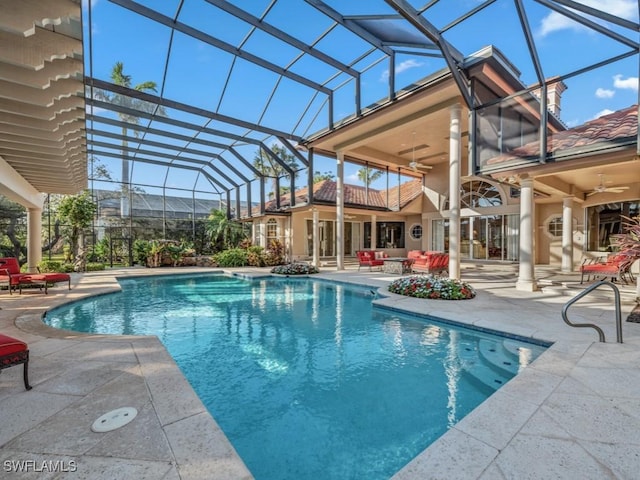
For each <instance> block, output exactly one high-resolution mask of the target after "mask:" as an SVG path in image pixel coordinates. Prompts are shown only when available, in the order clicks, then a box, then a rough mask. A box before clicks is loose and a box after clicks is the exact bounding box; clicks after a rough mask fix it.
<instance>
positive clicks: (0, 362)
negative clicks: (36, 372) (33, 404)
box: [0, 333, 31, 390]
mask: <svg viewBox="0 0 640 480" xmlns="http://www.w3.org/2000/svg"><path fill="white" fill-rule="evenodd" d="M20 364H23V365H24V367H23V372H22V378H23V379H24V388H26V389H27V390H31V385H29V349H28V348H27V344H26V343H24V342H21V341H20V340H17V339H15V338H13V337H9V336H7V335H2V334H1V333H0V370H2V369H4V368H9V367H13V366H15V365H20Z"/></svg>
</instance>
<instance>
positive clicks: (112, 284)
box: [0, 269, 640, 479]
mask: <svg viewBox="0 0 640 480" xmlns="http://www.w3.org/2000/svg"><path fill="white" fill-rule="evenodd" d="M215 272H217V273H226V274H231V275H237V274H240V275H242V276H244V275H246V276H247V278H249V277H254V276H255V277H264V276H270V275H268V274H265V272H264V271H257V272H254V273H252V272H251V271H244V272H238V271H235V270H227V269H223V270H222V272H221V271H220V270H219V269H216V270H213V269H202V270H200V271H198V272H196V271H194V270H189V271H175V270H171V275H175V274H183V273H185V274H189V275H193V274H199V273H202V274H210V273H215ZM158 273H160V274H165V272H161V271H159V270H151V271H149V270H146V271H144V273H142V275H137V276H143V277H144V276H149V275H157V274H158ZM346 273H347V275H353V278H344V277H345V275H344V272H342V273H341V272H330V273H328V274H324V273H321V274H319V275H313V277H316V278H319V279H325V280H330V281H336V280H337V281H339V282H341V283H347V284H349V283H351V284H359V285H363V284H366V285H367V286H370V287H372V288H380V287H382V285H384V284H386V283H388V279H386V278H385V279H381V278H367V276H363V275H361V274H358V273H356V272H346ZM133 276H136V275H135V274H134V273H132V272H131V271H126V272H124V273H115V272H111V275H110V277H111V278H110V279H109V280H108V281H106V282H105V281H103V282H101V283H102V285H103V286H101V287H100V288H98V289H95V290H93V291H92V292H91V293H90V294H89V293H87V294H83V293H82V292H78V290H79V288H78V286H79V285H83V283H84V280H85V279H90V278H92V277H91V276H83V277H81V278H79V279H78V280H79V282H78V283H77V284H76V285H74V290H73V291H72V292H74V294H73V295H69V294H62V295H58V294H57V293H58V292H60V290H58V289H55V290H51V291H50V292H56V294H55V297H54V296H53V295H50V296H48V297H49V298H48V300H49V302H47V303H49V306H47V307H45V308H44V311H46V310H48V309H49V308H51V306H52V305H51V304H53V306H58V305H61V304H63V303H68V302H70V301H73V300H74V299H76V298H81V297H86V296H89V295H93V294H101V293H102V294H104V293H109V292H113V291H117V290H118V289H119V286H118V283H117V280H116V279H117V278H127V277H133ZM108 278H109V274H105V275H103V280H107V279H108ZM105 283H106V284H107V285H106V286H105V285H104V284H105ZM381 293H384V298H378V299H376V300H374V301H375V302H376V303H377V304H380V305H383V306H385V307H386V308H391V309H396V310H397V311H400V312H402V313H408V314H413V313H420V315H424V314H425V308H424V305H425V303H424V302H423V303H421V304H419V306H416V304H412V302H410V301H409V302H408V301H407V300H408V299H407V297H402V296H399V295H395V294H392V293H390V292H381ZM28 296H29V297H31V295H28ZM414 300H415V299H414ZM450 303H457V302H450ZM434 305H435V306H436V308H434V309H432V310H430V311H431V313H434V312H435V313H438V314H437V315H433V316H435V317H437V318H444V319H446V314H447V312H446V311H443V310H442V309H441V308H440V307H441V306H442V304H440V305H438V304H434ZM39 315H41V313H40V314H39V313H37V312H36V313H28V314H21V315H18V316H17V317H16V318H15V319H14V324H15V327H16V328H17V329H18V330H19V331H21V332H24V333H27V334H31V335H36V336H39V337H45V338H48V339H56V338H58V339H64V340H65V341H68V340H80V341H83V342H84V341H88V342H95V344H96V345H98V346H99V345H100V343H113V342H114V341H115V342H123V343H126V344H130V345H131V346H132V348H133V349H134V350H136V349H140V350H144V349H148V350H149V351H150V352H149V354H148V355H145V354H143V353H140V354H139V355H137V360H138V362H139V366H140V369H141V372H142V373H141V374H142V376H143V378H144V379H145V383H146V385H147V387H148V389H149V398H150V400H151V402H152V404H153V405H154V408H155V409H156V412H157V416H158V419H159V422H160V425H161V427H162V429H163V431H165V433H166V432H169V433H168V434H167V438H168V441H169V444H170V445H171V451H172V454H173V458H172V459H170V461H169V464H170V466H171V467H170V468H169V470H168V473H167V474H166V475H165V477H163V478H173V477H171V475H173V474H175V475H176V478H182V479H192V478H193V479H200V478H242V479H245V478H247V479H248V478H252V476H251V474H250V472H249V471H248V469H247V468H246V466H245V465H244V463H243V462H242V460H241V459H240V458H239V457H238V455H237V453H235V450H233V447H232V446H231V444H230V443H229V442H228V440H227V439H226V437H224V435H221V431H220V430H219V427H218V426H217V424H216V423H215V420H214V419H213V417H212V416H211V415H209V414H208V412H207V411H206V409H205V408H204V406H203V404H202V402H201V401H200V399H199V398H198V396H197V395H196V394H195V392H194V391H193V389H192V388H191V386H190V385H189V384H188V382H186V380H185V379H184V377H183V376H182V374H181V372H180V370H179V368H178V366H177V365H176V364H175V362H174V361H173V359H172V358H171V356H170V355H169V354H168V352H167V351H166V350H165V349H164V346H162V344H161V343H160V341H159V340H158V339H157V337H155V336H144V337H138V336H113V335H93V334H84V333H78V332H68V331H61V330H58V329H55V328H53V327H49V326H48V325H45V324H44V323H43V322H42V321H41V317H40V316H39ZM427 315H428V313H427ZM453 316H454V317H455V315H453ZM461 320H462V321H461ZM452 321H454V322H455V323H461V324H463V325H468V324H469V323H471V324H476V325H477V326H478V327H479V328H481V329H482V328H487V321H486V319H485V320H479V321H476V322H465V321H464V319H461V318H454V319H452ZM489 324H491V322H489ZM492 327H494V325H493V326H492ZM490 330H494V328H490ZM498 331H500V332H503V331H504V330H498ZM514 334H516V335H517V336H518V337H523V338H537V339H538V340H541V341H546V342H549V341H551V340H550V339H549V338H543V337H546V336H545V335H544V334H542V333H540V332H539V331H537V330H535V329H533V330H532V331H526V332H523V331H522V330H519V329H518V328H515V332H514ZM588 338H589V337H588V336H585V335H578V339H577V341H576V340H575V339H574V340H571V341H564V340H562V339H557V338H556V339H555V343H554V344H553V345H552V346H551V347H550V348H549V349H548V350H547V351H546V352H544V353H543V354H542V355H540V357H538V359H536V361H535V362H533V363H532V365H530V366H529V367H528V368H526V369H524V370H523V372H521V373H520V374H519V375H518V376H516V377H515V378H514V379H513V380H511V381H510V382H508V383H507V384H506V385H505V386H503V387H502V388H501V389H500V390H499V391H498V392H497V393H495V394H494V395H492V396H491V397H490V398H489V399H488V400H487V401H485V402H483V403H482V404H481V405H480V406H479V407H477V408H476V409H475V410H473V411H472V412H471V413H470V414H469V415H467V416H466V417H465V418H463V419H462V420H461V421H460V422H458V424H456V425H455V426H454V427H453V428H452V429H451V430H449V431H448V432H447V433H446V434H445V435H443V436H442V437H440V439H438V440H437V441H436V442H434V443H433V444H432V445H431V446H430V447H429V448H427V449H426V450H425V451H423V452H422V453H421V454H419V455H418V456H417V457H416V458H414V460H412V461H411V462H409V464H407V466H405V467H404V468H403V469H401V470H400V471H399V472H398V473H397V474H396V475H395V476H394V478H396V479H410V478H445V476H446V478H482V476H483V475H489V473H488V472H494V470H495V469H497V468H503V469H504V467H503V466H502V467H499V465H500V464H499V462H498V458H499V455H500V452H501V451H502V450H503V449H504V448H505V447H506V446H507V445H509V443H510V442H511V441H512V440H513V439H514V438H515V437H516V436H517V434H518V432H519V431H520V430H521V429H522V428H524V427H525V426H526V425H527V423H528V422H529V420H530V418H531V415H533V413H532V412H535V411H536V410H538V409H540V407H541V406H543V405H544V404H545V402H546V401H548V399H549V397H550V396H551V395H552V393H553V392H554V391H555V390H556V389H557V387H558V386H559V385H560V383H562V380H563V378H565V377H566V375H567V373H569V372H570V371H572V370H573V369H574V368H575V367H576V366H577V365H578V364H579V362H580V361H581V360H582V359H583V357H584V356H585V354H586V353H587V352H588V351H589V350H590V349H592V348H593V347H594V342H593V341H592V340H589V339H588ZM636 341H637V339H636V338H634V342H636ZM639 343H640V342H639ZM614 345H615V344H614ZM604 348H605V349H608V348H609V347H607V346H604ZM599 349H600V348H598V349H597V350H599ZM158 365H162V367H163V368H164V369H166V372H165V373H166V374H167V375H168V376H169V377H171V378H172V379H173V381H176V382H177V383H176V384H173V385H166V384H162V382H158V378H157V377H154V375H155V374H154V369H157V367H158ZM10 370H15V369H10ZM10 370H9V371H10ZM177 378H181V379H182V380H176V379H177ZM185 384H186V385H185ZM159 385H162V388H160V387H159ZM532 385H534V386H536V389H535V391H532V390H533V388H532ZM167 387H171V390H169V389H168V388H167ZM37 389H38V384H37V383H36V387H35V389H34V390H37ZM0 398H2V396H1V395H0ZM514 404H520V405H522V404H526V405H527V407H528V408H527V412H528V413H529V415H512V418H510V420H509V422H508V425H507V426H505V425H504V420H502V421H500V422H499V423H498V426H500V427H501V429H502V430H503V432H498V431H496V428H489V426H490V423H491V422H495V420H496V413H495V412H496V411H498V412H500V411H503V412H511V411H512V410H513V408H512V405H514ZM181 424H183V425H181ZM0 425H1V423H0ZM479 425H480V426H482V427H479ZM187 426H188V429H187V430H186V431H185V428H186V427H187ZM180 427H184V428H180ZM494 427H495V426H494ZM506 427H508V428H506ZM193 432H197V433H198V435H201V436H202V438H200V439H198V438H197V437H194V435H193ZM212 432H213V433H214V435H213V436H212V435H211V433H212ZM185 436H186V437H187V438H185ZM203 440H205V441H203ZM5 445H6V444H5ZM5 445H3V446H2V447H0V451H2V449H4V447H5ZM193 445H197V448H196V449H195V450H197V455H194V454H193V452H192V451H190V450H193ZM203 465H208V467H209V468H206V469H204V468H202V467H203ZM451 465H456V469H455V470H454V469H452V467H451ZM456 472H457V473H456ZM494 473H495V472H494ZM218 474H219V475H218ZM501 475H502V474H501ZM503 476H504V475H503ZM486 478H492V477H491V476H487V477H486ZM495 478H500V477H495ZM567 478H569V477H567ZM585 478H588V477H585Z"/></svg>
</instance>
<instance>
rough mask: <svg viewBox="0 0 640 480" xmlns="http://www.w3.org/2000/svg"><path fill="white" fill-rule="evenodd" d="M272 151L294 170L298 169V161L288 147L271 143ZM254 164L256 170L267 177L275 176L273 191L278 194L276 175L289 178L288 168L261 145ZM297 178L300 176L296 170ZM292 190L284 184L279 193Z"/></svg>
mask: <svg viewBox="0 0 640 480" xmlns="http://www.w3.org/2000/svg"><path fill="white" fill-rule="evenodd" d="M271 151H272V152H273V153H274V154H275V155H276V156H277V157H278V158H280V159H281V160H283V161H284V162H285V163H286V164H287V165H289V166H290V167H291V169H292V170H294V171H296V170H297V169H298V162H296V159H295V157H294V156H293V155H291V154H290V153H289V152H288V151H287V150H286V148H284V147H282V146H280V145H278V144H276V143H274V144H273V145H271ZM253 166H254V168H255V169H256V170H258V171H259V172H260V173H261V174H262V175H263V176H265V177H272V178H273V183H272V185H273V193H274V195H275V194H276V180H275V177H282V176H285V177H287V178H289V173H288V172H287V170H286V169H285V168H284V167H283V166H282V165H280V164H279V163H278V162H276V161H275V160H274V159H272V158H271V156H270V155H269V154H268V153H267V152H265V151H264V149H263V148H262V147H261V148H260V149H258V152H257V153H256V156H255V157H254V158H253ZM295 175H296V176H295V178H297V177H298V173H297V172H296V174H295ZM289 190H290V187H285V186H282V187H280V192H279V194H282V193H286V192H288V191H289Z"/></svg>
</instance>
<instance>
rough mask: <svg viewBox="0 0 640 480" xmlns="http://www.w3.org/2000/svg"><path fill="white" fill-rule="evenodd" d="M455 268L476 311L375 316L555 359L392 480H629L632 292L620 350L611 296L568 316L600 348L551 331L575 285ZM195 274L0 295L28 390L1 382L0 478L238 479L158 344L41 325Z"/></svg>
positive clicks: (427, 307) (14, 371) (460, 308)
mask: <svg viewBox="0 0 640 480" xmlns="http://www.w3.org/2000/svg"><path fill="white" fill-rule="evenodd" d="M464 267H465V268H464V269H463V278H464V279H465V280H467V281H469V282H470V283H472V285H473V286H474V287H476V289H477V290H478V296H477V297H476V298H475V299H474V300H470V301H456V302H447V301H435V300H418V299H411V298H407V297H400V296H397V295H392V294H389V293H388V292H387V293H385V295H388V297H385V298H379V299H378V300H376V301H377V302H379V303H380V304H382V305H387V306H391V307H393V308H398V309H402V310H407V311H415V312H419V313H422V314H425V313H426V314H431V315H433V316H436V317H440V318H444V319H450V320H454V321H457V322H461V323H469V324H473V325H476V326H478V327H482V328H486V329H492V330H499V331H505V332H509V333H512V334H516V335H519V336H522V337H527V338H534V339H538V340H544V341H549V342H554V344H553V346H552V347H551V348H549V350H548V351H547V352H545V353H544V354H543V355H542V356H540V357H539V358H538V359H537V360H536V361H535V362H534V363H533V364H532V365H530V366H529V367H528V368H526V369H525V370H524V371H523V372H522V373H521V374H520V375H518V376H517V377H516V378H514V379H513V380H511V381H510V382H509V383H507V384H506V385H505V386H504V387H502V388H501V389H500V390H499V391H498V392H497V393H495V394H494V395H493V396H491V397H490V398H489V399H488V400H487V401H486V402H484V403H483V404H482V405H480V406H479V407H478V408H477V409H475V410H474V411H473V412H472V413H471V414H470V415H468V416H467V417H466V418H464V419H463V420H462V421H461V422H459V423H458V424H457V425H455V426H454V427H453V428H452V429H451V430H450V431H449V432H448V433H447V434H445V435H444V436H443V437H441V438H440V439H439V440H438V441H436V442H435V443H434V444H433V445H432V446H431V447H430V448H428V449H427V450H425V451H424V452H423V453H422V454H420V455H419V456H418V457H416V458H415V459H414V460H413V461H412V462H410V463H409V464H408V465H407V466H406V467H405V468H404V469H402V470H401V471H400V472H398V474H397V475H396V476H395V477H394V479H401V480H405V479H421V480H422V479H443V480H444V479H491V480H494V479H498V480H499V479H510V478H529V479H549V478H557V479H571V480H573V479H576V478H580V479H598V480H599V479H632V478H638V472H639V471H640V324H636V323H629V322H624V319H626V317H627V315H628V313H629V312H630V311H631V309H632V308H633V307H634V306H635V303H634V301H633V300H634V296H635V289H634V288H631V287H627V288H625V289H623V290H624V291H623V296H622V298H623V302H622V311H623V316H622V318H623V332H624V343H623V344H616V343H612V342H615V339H616V334H615V322H614V313H613V303H612V297H613V296H612V293H611V292H610V291H609V290H605V289H602V290H600V289H599V290H597V291H596V292H595V294H594V295H590V296H589V297H587V298H585V299H583V300H581V301H580V302H579V303H577V304H575V305H574V307H572V308H571V310H570V317H571V318H572V319H573V320H574V321H578V322H592V323H596V324H598V325H600V326H601V327H602V328H603V330H604V331H605V333H606V335H607V342H608V343H599V342H598V341H597V335H596V333H595V331H593V330H591V329H576V328H570V327H568V326H567V325H565V324H564V323H563V321H562V319H561V316H560V311H561V308H562V305H563V304H564V303H565V302H567V301H568V300H569V299H570V298H571V297H570V296H568V295H567V294H568V293H570V294H575V293H577V292H579V291H580V290H579V288H578V287H579V286H578V280H579V276H578V275H576V274H570V275H560V274H558V273H557V272H555V271H554V270H553V269H551V268H548V267H547V268H543V267H539V268H537V269H536V276H537V278H539V279H541V283H543V284H546V285H548V286H547V287H545V288H544V289H543V290H542V291H538V292H532V293H527V292H520V291H517V290H515V288H514V285H515V280H516V278H515V275H514V268H513V266H502V267H499V266H498V267H497V266H495V265H464ZM205 271H213V270H212V269H198V268H179V269H140V268H130V269H121V270H115V269H114V270H108V271H105V272H93V273H87V274H73V275H72V277H73V279H72V290H71V291H68V290H67V289H66V287H65V286H62V285H57V286H56V287H54V288H51V289H50V290H49V294H48V295H44V294H42V293H40V292H39V291H37V290H33V291H25V292H24V293H23V294H22V295H16V294H14V295H11V296H10V295H9V294H8V292H7V291H6V290H5V291H0V332H2V333H4V334H7V335H11V336H15V337H18V338H20V339H22V340H24V341H27V342H28V343H29V348H30V351H31V364H30V380H31V384H32V385H33V387H34V388H33V390H31V391H29V392H27V391H25V390H24V386H23V384H22V367H20V366H19V367H13V368H9V369H6V370H2V373H1V374H0V405H2V408H1V409H0V478H38V479H56V478H65V479H71V478H74V479H78V478H79V479H105V480H107V479H108V480H113V479H131V478H136V479H153V480H156V479H167V480H169V479H171V480H173V479H183V480H187V479H245V478H252V477H251V473H250V472H249V471H248V470H247V468H246V467H245V465H244V464H243V462H242V460H241V459H240V458H239V457H238V456H237V455H236V453H235V451H234V449H233V447H232V446H231V445H230V443H229V442H228V441H227V440H226V438H225V437H224V434H223V433H222V432H221V430H220V429H219V427H218V426H217V424H216V422H215V420H214V419H213V418H212V417H211V416H210V415H209V414H208V412H207V411H206V409H205V408H204V406H203V405H202V403H201V402H200V400H199V399H198V397H197V395H196V394H195V393H194V391H193V390H192V388H191V386H190V385H189V384H188V382H187V381H186V380H185V379H184V377H183V376H182V374H181V373H180V370H179V369H178V367H177V366H176V364H175V362H174V361H173V360H172V359H171V357H170V356H169V355H168V354H167V352H166V350H165V349H164V347H163V346H162V344H161V343H160V342H159V340H158V339H157V338H155V337H133V336H132V337H125V336H118V337H116V336H101V335H85V334H76V333H73V332H65V331H60V330H55V329H52V328H49V327H47V326H46V325H44V324H43V323H42V321H41V317H42V314H43V313H44V312H45V311H46V310H47V309H49V308H51V307H53V306H56V305H60V304H62V303H64V302H68V301H72V300H75V299H78V298H82V297H85V296H87V295H95V294H100V293H107V292H111V291H114V290H117V289H118V284H117V281H116V277H124V276H133V275H150V274H189V273H197V272H205ZM234 272H241V273H243V274H246V275H252V274H254V273H258V274H265V273H267V272H268V270H267V269H234ZM320 276H321V277H323V278H328V279H335V280H339V281H343V282H355V283H358V284H369V285H371V286H372V287H383V286H385V285H386V284H387V283H388V282H389V281H391V280H393V279H395V278H398V277H397V276H395V275H387V274H384V273H381V272H376V271H374V272H365V271H364V270H363V271H361V272H358V271H357V270H356V269H354V268H353V267H349V268H348V269H347V270H345V271H340V272H338V271H336V270H335V269H331V268H323V269H322V273H321V274H320ZM552 281H553V282H554V283H555V286H552V285H551V283H552ZM380 292H381V293H383V292H384V290H380ZM124 406H132V407H135V408H137V410H138V412H139V413H138V416H137V417H136V419H135V420H134V421H132V422H131V423H129V424H128V425H126V426H125V427H122V428H120V429H118V430H114V431H112V432H108V433H94V432H92V431H91V429H90V427H91V424H92V423H93V421H94V420H95V419H96V418H98V417H99V416H101V415H102V414H104V413H106V412H108V411H110V410H113V409H115V408H119V407H124ZM416 408H428V406H420V405H416ZM23 461H24V462H23ZM20 468H21V469H22V470H23V471H22V472H18V471H16V470H18V469H20ZM43 468H44V471H43ZM52 470H53V471H52Z"/></svg>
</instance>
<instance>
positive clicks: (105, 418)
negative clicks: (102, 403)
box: [91, 407, 138, 433]
mask: <svg viewBox="0 0 640 480" xmlns="http://www.w3.org/2000/svg"><path fill="white" fill-rule="evenodd" d="M136 415H138V410H136V409H135V408H133V407H122V408H117V409H115V410H111V411H110V412H107V413H105V414H104V415H102V416H101V417H100V418H98V419H97V420H96V421H95V422H93V425H91V430H93V431H94V432H97V433H102V432H110V431H111V430H115V429H117V428H120V427H124V426H125V425H126V424H127V423H129V422H130V421H131V420H133V419H134V418H136Z"/></svg>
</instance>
